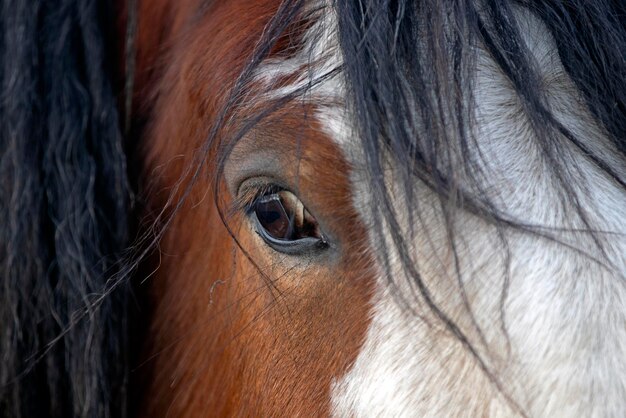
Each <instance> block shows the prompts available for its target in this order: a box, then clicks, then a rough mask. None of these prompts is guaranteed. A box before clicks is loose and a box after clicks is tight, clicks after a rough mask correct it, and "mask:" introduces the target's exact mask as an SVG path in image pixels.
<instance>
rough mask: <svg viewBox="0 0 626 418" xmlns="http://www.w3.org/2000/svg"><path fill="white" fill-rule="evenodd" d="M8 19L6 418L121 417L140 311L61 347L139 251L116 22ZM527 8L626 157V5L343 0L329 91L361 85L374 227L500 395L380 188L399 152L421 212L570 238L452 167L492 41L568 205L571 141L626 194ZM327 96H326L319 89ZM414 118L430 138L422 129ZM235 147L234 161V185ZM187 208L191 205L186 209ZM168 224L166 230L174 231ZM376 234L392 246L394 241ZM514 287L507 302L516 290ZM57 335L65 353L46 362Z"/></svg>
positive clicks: (75, 16)
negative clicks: (339, 60) (557, 82)
mask: <svg viewBox="0 0 626 418" xmlns="http://www.w3.org/2000/svg"><path fill="white" fill-rule="evenodd" d="M303 3H304V2H303V1H302V0H286V1H285V2H283V3H282V5H281V7H280V9H279V11H278V13H277V15H276V16H275V17H274V19H273V20H272V22H271V23H270V25H269V27H268V28H267V30H266V31H265V32H264V35H263V38H262V39H261V40H260V41H259V44H258V48H257V49H256V51H255V53H254V55H253V56H252V57H250V60H249V64H248V65H246V67H245V69H244V70H243V72H242V74H241V76H240V78H239V79H238V80H237V82H236V83H235V85H234V87H233V88H232V90H231V93H230V99H229V100H227V106H226V108H224V109H223V111H222V112H221V113H220V115H219V117H218V118H217V119H216V120H215V121H213V122H212V126H211V134H210V136H209V138H207V142H206V145H205V151H207V152H208V150H209V149H210V148H211V147H212V146H214V140H215V139H216V138H217V137H218V134H219V132H220V131H221V129H222V128H223V127H224V125H225V123H226V121H227V120H228V115H229V114H230V112H231V111H232V109H233V108H236V107H237V106H238V105H240V104H241V103H240V101H241V100H242V98H248V97H249V96H247V95H246V94H245V93H246V86H247V84H248V83H249V82H250V81H251V79H252V77H253V74H254V70H255V69H256V68H257V67H258V65H259V63H261V62H262V61H263V59H264V58H265V57H267V56H268V54H269V53H270V51H271V49H272V47H273V45H274V44H275V43H276V42H277V41H278V40H279V39H280V37H281V33H282V32H283V31H284V30H285V29H286V28H288V27H289V26H290V24H291V23H293V20H294V19H297V18H299V16H300V14H299V13H297V11H298V10H300V9H301V8H302V5H303ZM2 4H3V6H2V7H3V8H2V15H1V21H0V24H1V27H0V37H1V38H0V42H1V43H2V49H1V53H2V59H1V61H0V62H1V63H2V64H1V65H2V69H1V72H0V75H1V77H2V78H1V82H2V87H1V91H0V99H1V100H0V106H1V107H0V129H1V131H0V132H1V136H0V140H1V142H0V170H1V171H0V187H1V188H0V211H1V212H0V216H1V219H2V224H1V229H0V263H1V264H0V268H1V269H2V270H1V275H2V276H1V278H0V279H1V280H2V286H3V287H2V294H1V298H2V299H1V303H0V315H1V316H0V332H2V334H1V337H0V344H1V345H0V346H1V347H2V348H1V352H0V353H1V355H2V358H1V363H0V379H1V382H2V388H1V389H2V392H1V393H0V410H2V411H3V412H4V414H5V415H6V416H20V415H21V416H47V415H49V416H72V415H74V416H115V415H119V414H121V413H122V409H123V408H124V404H123V399H124V387H125V386H124V382H125V376H126V360H125V358H126V357H125V356H126V350H127V347H126V346H125V344H126V341H127V340H126V336H125V329H126V324H125V320H126V308H125V298H124V295H123V294H122V293H119V292H118V293H116V292H113V293H111V294H110V295H109V297H108V298H106V299H104V302H102V304H101V305H100V306H97V307H94V308H93V309H91V308H88V309H87V311H88V314H87V316H86V317H85V318H84V319H83V320H82V321H80V322H78V323H76V324H74V325H73V326H72V327H70V328H69V331H67V333H62V332H63V331H64V330H66V329H68V325H70V324H72V317H73V315H74V314H75V313H76V312H77V311H84V310H85V307H89V306H90V303H91V300H90V298H91V297H92V296H93V295H94V294H99V293H101V292H106V287H107V286H106V280H107V277H109V276H108V274H109V273H110V268H111V266H112V265H113V264H114V262H115V259H116V257H115V254H117V253H118V251H119V250H120V249H122V248H123V246H124V244H125V240H126V235H127V224H126V214H127V191H126V178H125V167H124V154H123V152H122V147H121V138H120V134H119V124H118V117H117V115H116V113H115V106H114V100H113V96H112V94H111V90H110V84H109V81H108V80H107V78H106V77H105V74H106V71H104V70H105V69H103V67H102V65H103V62H104V57H105V52H106V45H105V43H104V42H103V41H104V38H103V33H102V31H101V22H102V20H101V19H102V18H103V16H105V15H106V13H105V14H103V12H106V11H105V10H104V8H101V7H99V6H98V7H96V6H95V4H94V2H92V1H84V2H80V1H76V2H73V1H69V0H68V1H61V0H58V1H52V0H49V1H45V2H44V1H41V2H37V1H22V2H17V3H16V4H13V2H9V1H4V2H3V3H2ZM516 4H517V5H521V6H523V7H527V8H529V9H531V10H532V11H533V12H534V13H535V14H536V15H537V16H538V17H539V19H541V20H542V21H543V22H544V24H545V25H546V26H547V28H548V29H549V30H550V32H551V33H552V35H553V36H554V38H555V40H556V42H557V47H558V50H559V55H560V58H561V60H562V62H563V65H564V67H565V69H566V71H567V72H568V74H569V76H570V77H571V79H572V80H573V81H574V83H575V84H576V86H577V87H578V88H579V90H580V91H581V92H582V94H583V96H584V99H585V101H586V105H587V107H588V108H589V110H590V112H591V114H592V115H594V117H595V118H596V119H597V120H598V122H599V123H600V125H601V126H602V127H603V128H604V129H605V130H606V133H607V135H608V137H609V138H610V139H611V141H612V142H613V143H614V144H615V146H616V148H617V149H618V150H619V151H620V152H621V153H623V154H626V82H625V81H624V80H626V4H625V3H624V2H622V1H620V0H613V1H610V0H598V1H593V2H592V1H588V0H563V1H548V0H543V1H520V2H512V1H505V0H484V1H480V2H477V1H471V0H459V1H447V0H425V1H413V0H395V1H392V0H352V1H348V0H346V1H337V2H336V5H335V6H336V8H337V11H338V24H339V35H340V44H341V49H342V51H343V56H344V65H343V66H342V68H338V69H336V71H335V72H334V73H333V74H328V75H327V76H328V77H330V76H333V75H334V74H335V73H337V72H339V71H341V72H342V73H343V77H345V80H346V83H347V86H348V89H349V105H350V108H351V109H352V111H353V114H354V118H355V122H356V124H357V126H358V129H359V134H360V135H359V138H355V141H360V142H361V143H362V145H363V148H364V150H365V154H366V158H367V165H368V170H369V172H368V178H369V179H370V182H371V187H370V189H371V190H373V191H374V193H375V196H374V197H375V202H376V205H377V206H376V207H375V208H374V211H375V213H376V214H377V215H378V216H379V217H380V218H381V219H383V220H384V221H385V222H386V223H387V224H388V225H389V226H390V228H389V230H390V231H392V238H393V241H394V244H395V246H396V247H397V249H398V253H399V254H400V256H401V259H402V262H403V264H404V267H405V269H406V271H407V274H408V276H409V277H410V278H411V280H412V282H413V283H414V284H415V289H416V291H417V292H418V293H419V294H420V295H421V297H422V298H423V299H424V300H425V301H426V302H427V304H428V305H429V306H430V308H431V310H432V311H433V312H434V313H435V314H436V315H437V316H438V317H439V318H440V319H441V321H442V322H443V323H444V324H445V325H446V326H447V327H448V329H449V330H450V331H451V332H453V333H454V334H455V335H456V336H457V338H459V339H460V340H461V341H462V342H463V343H464V344H465V346H466V348H467V349H468V350H470V351H471V352H472V353H473V354H474V355H475V357H476V359H477V361H478V362H479V363H480V364H481V365H482V366H483V368H484V369H485V372H486V373H488V374H489V375H490V377H491V378H492V379H493V381H494V382H495V383H496V385H499V384H498V379H497V376H492V375H491V372H490V370H489V368H488V366H487V365H486V364H487V361H485V360H484V359H482V358H481V357H480V355H479V354H477V353H478V351H477V350H476V349H475V348H474V346H473V345H472V344H471V343H470V342H469V341H468V339H467V337H466V336H465V335H464V334H463V332H462V331H461V330H460V329H459V327H458V326H457V325H456V324H455V323H454V322H453V321H452V320H451V319H450V318H449V316H448V315H447V314H446V313H445V312H443V311H442V310H441V309H440V308H439V307H438V306H437V305H435V304H434V303H433V302H432V300H431V296H430V290H429V289H428V287H427V286H426V285H425V283H424V282H423V280H422V279H421V277H420V272H419V271H417V270H416V268H415V266H414V265H413V263H412V261H411V257H410V254H408V245H407V242H406V241H405V239H406V238H407V237H404V236H402V235H400V234H399V233H398V232H397V231H399V228H396V226H397V224H398V220H397V218H396V214H395V213H394V210H393V208H392V207H391V206H390V205H389V204H388V202H390V199H389V190H388V189H387V187H386V184H385V183H384V179H383V175H382V174H383V166H384V162H383V161H384V160H385V158H386V157H385V156H386V154H388V153H390V154H391V155H393V156H394V158H395V162H396V165H397V167H399V169H400V170H401V172H402V174H403V176H402V178H403V180H404V182H405V183H404V184H405V186H406V199H407V202H408V204H409V205H411V206H412V207H417V204H418V202H416V201H415V198H414V196H413V194H412V193H411V190H412V184H413V182H414V178H415V176H418V177H419V178H421V179H422V180H423V181H424V182H425V183H426V184H428V185H429V186H430V187H431V188H432V189H433V190H434V191H436V192H437V193H438V195H439V196H440V197H441V203H442V207H443V208H444V209H445V211H444V213H446V215H447V217H448V222H449V223H450V225H452V222H453V216H454V212H455V211H456V210H458V209H459V208H462V209H464V210H469V211H472V212H474V213H475V214H477V215H479V216H481V217H483V218H484V219H487V220H489V221H491V222H493V223H494V224H496V225H499V226H502V227H507V226H514V227H516V228H521V229H524V230H528V231H529V232H532V233H537V234H545V235H546V238H547V239H558V237H557V236H555V235H553V234H551V233H549V232H545V231H544V230H542V229H541V228H539V227H540V226H537V225H526V224H524V222H523V220H519V219H512V218H510V217H509V216H508V215H507V214H506V213H500V212H498V211H497V210H496V209H495V206H494V205H493V204H492V202H490V201H488V200H487V199H486V198H485V197H484V196H483V195H482V194H481V193H476V192H470V191H468V190H465V189H462V188H461V187H460V186H459V185H458V184H456V183H455V182H454V179H455V178H458V176H457V174H458V173H461V172H462V173H464V176H465V177H468V178H469V179H472V178H473V177H474V178H476V179H477V178H478V177H479V176H480V172H479V169H478V168H477V165H476V162H475V161H469V160H463V159H461V161H462V162H463V163H462V164H461V165H460V166H458V165H450V164H449V161H458V160H456V159H450V158H448V156H447V155H446V153H447V152H454V151H452V150H465V149H468V148H470V147H472V146H473V145H472V141H473V139H472V138H468V137H467V136H466V132H467V130H466V128H467V126H468V125H470V124H471V123H472V120H471V117H470V116H469V115H470V114H471V112H470V111H469V110H470V109H468V106H470V105H471V100H469V101H468V100H467V99H468V97H469V98H470V99H471V91H472V86H471V85H470V84H469V81H468V80H469V79H470V78H469V77H467V75H468V74H469V72H470V71H471V68H472V66H473V64H474V62H475V56H474V52H473V50H472V48H471V47H472V46H473V45H475V44H476V43H482V44H483V45H484V46H485V47H486V48H487V50H488V51H489V53H490V54H491V55H492V56H493V58H494V59H495V61H496V62H497V64H498V65H499V66H500V68H501V69H502V71H503V72H504V74H505V75H506V76H507V77H508V78H509V80H510V81H511V84H512V86H513V87H514V88H515V90H516V92H517V94H518V96H519V98H520V101H521V103H522V106H523V110H524V112H525V113H526V114H527V115H528V118H529V120H530V121H531V124H532V126H533V127H534V128H535V131H536V133H537V138H538V141H540V143H541V145H542V149H543V150H544V153H545V157H546V158H547V160H548V161H550V162H551V163H552V169H553V172H554V174H555V177H556V178H557V179H558V180H559V182H560V183H561V184H562V187H563V194H562V196H561V198H562V199H567V200H568V201H570V203H572V204H573V207H575V208H580V205H578V204H577V202H576V196H575V195H574V193H572V191H571V190H570V189H569V186H568V180H569V179H568V171H567V170H566V167H564V164H565V162H564V161H562V159H560V158H559V155H560V154H559V141H557V140H556V139H555V138H556V137H557V136H564V137H565V138H567V140H568V141H570V142H571V143H572V144H574V145H575V146H576V147H578V148H580V149H581V152H582V153H583V154H585V155H587V156H588V158H589V159H591V160H593V161H594V162H595V163H596V164H597V165H598V166H599V167H601V168H603V169H604V171H605V172H606V174H607V175H608V176H609V177H610V178H612V179H613V181H615V182H616V183H617V184H619V185H621V186H622V187H624V186H625V183H624V179H622V178H620V177H619V176H618V175H617V174H616V173H614V172H613V171H612V170H611V169H610V168H609V166H608V164H606V163H605V162H604V161H603V160H602V158H601V157H600V156H598V155H595V154H593V153H592V152H590V151H589V150H587V149H586V148H585V146H584V143H583V142H582V141H581V138H576V136H575V135H574V134H573V133H571V132H568V131H567V129H566V128H565V127H564V126H562V125H561V124H559V123H558V121H557V120H556V119H555V118H554V117H553V115H552V113H551V111H550V109H549V108H548V107H547V105H546V102H545V100H544V98H543V97H542V96H541V88H539V82H540V77H539V74H538V73H537V71H536V68H535V66H534V65H533V63H532V60H531V59H530V58H529V53H528V51H526V50H525V48H524V46H523V42H522V41H521V39H520V36H519V34H518V29H517V22H516V17H515V14H514V13H513V10H512V7H513V6H514V5H516ZM322 13H324V11H322ZM207 42H210V40H207ZM417 45H419V48H417V47H416V46H417ZM319 81H320V80H311V85H314V84H315V83H317V82H319ZM305 93H306V89H303V90H302V91H299V92H297V93H296V94H294V95H292V96H291V97H288V98H285V99H283V100H280V101H279V102H277V103H273V104H269V103H268V106H267V109H266V111H265V112H264V113H263V114H259V115H258V116H257V117H256V118H253V119H252V120H248V121H247V123H245V127H246V129H250V128H251V127H252V126H253V125H254V124H255V123H257V122H258V121H259V120H260V119H262V118H264V117H265V116H267V115H268V114H269V113H271V112H272V111H274V110H275V109H276V108H278V107H280V106H281V105H283V104H284V103H286V102H288V101H289V100H292V99H294V98H296V97H299V96H301V95H303V94H305ZM411 109H413V110H417V112H418V114H419V116H420V119H421V120H422V121H427V122H428V123H427V124H425V126H420V128H419V130H418V129H417V127H416V125H415V121H414V120H412V119H411V117H410V115H411V114H412V112H411ZM157 116H158V115H157ZM246 129H244V131H245V130H246ZM244 131H242V132H239V133H238V135H237V137H239V138H240V137H241V136H243V134H244V133H245V132H244ZM418 131H419V135H418V134H417V132H418ZM232 144H233V143H232V142H230V143H229V148H227V149H224V150H223V153H222V156H223V158H221V163H222V164H221V165H220V167H218V169H220V168H221V167H222V165H223V162H224V161H225V159H226V157H227V155H228V152H229V150H230V149H232ZM462 157H463V156H462ZM203 161H204V159H203V158H199V162H198V166H197V167H190V170H192V172H195V176H194V177H197V176H198V175H199V173H200V166H201V165H202V162H203ZM218 177H219V176H218ZM478 183H479V181H478V180H477V181H476V184H477V185H478ZM624 188H625V189H626V187H624ZM216 190H217V188H216ZM472 190H473V189H472ZM625 191H626V190H625ZM174 205H175V208H176V207H180V203H179V202H176V203H174ZM579 212H580V213H578V214H575V215H577V216H580V219H581V220H582V221H583V222H585V219H586V217H585V214H584V211H582V209H581V210H580V211H579ZM163 213H165V211H164V212H163ZM163 216H165V215H163ZM167 216H168V219H169V216H170V215H167ZM159 222H160V223H161V224H162V225H165V226H167V224H168V222H167V220H164V219H159ZM381 224H382V223H381ZM451 229H452V228H451ZM590 229H591V226H590ZM375 232H376V233H378V234H382V229H381V230H377V231H375ZM451 245H454V239H452V240H451ZM133 265H134V263H133ZM503 286H504V289H503V292H502V298H503V300H504V298H505V297H506V281H505V283H504V285H503ZM502 303H503V302H502ZM59 335H61V339H60V340H59V342H58V343H57V344H56V345H54V346H53V347H52V349H51V350H50V351H49V352H47V353H46V355H45V356H44V357H43V358H42V360H41V361H40V362H35V360H37V358H38V355H40V354H41V352H42V350H44V349H45V348H46V344H47V343H48V342H50V341H52V340H53V339H55V338H56V337H58V336H59ZM26 372H28V373H26ZM521 409H523V408H521ZM522 412H523V411H522Z"/></svg>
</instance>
